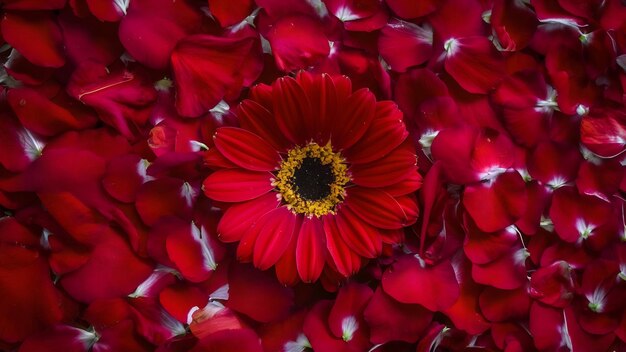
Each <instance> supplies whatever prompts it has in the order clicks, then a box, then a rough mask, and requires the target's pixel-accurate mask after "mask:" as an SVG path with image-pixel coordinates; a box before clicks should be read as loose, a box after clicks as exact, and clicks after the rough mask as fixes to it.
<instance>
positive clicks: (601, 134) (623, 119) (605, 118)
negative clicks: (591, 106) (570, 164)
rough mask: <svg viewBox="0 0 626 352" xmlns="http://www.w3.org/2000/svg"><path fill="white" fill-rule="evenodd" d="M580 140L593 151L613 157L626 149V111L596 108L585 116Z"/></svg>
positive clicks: (581, 125)
mask: <svg viewBox="0 0 626 352" xmlns="http://www.w3.org/2000/svg"><path fill="white" fill-rule="evenodd" d="M580 134H581V136H580V140H581V142H582V143H583V144H584V145H585V146H586V147H587V148H589V150H591V151H592V152H594V153H595V154H597V155H599V156H600V157H603V158H611V157H614V156H616V155H618V154H620V153H622V152H623V151H624V150H625V149H626V138H624V136H626V113H624V112H623V111H619V110H609V109H606V110H595V111H592V113H590V114H589V115H587V116H585V117H583V120H582V122H581V124H580Z"/></svg>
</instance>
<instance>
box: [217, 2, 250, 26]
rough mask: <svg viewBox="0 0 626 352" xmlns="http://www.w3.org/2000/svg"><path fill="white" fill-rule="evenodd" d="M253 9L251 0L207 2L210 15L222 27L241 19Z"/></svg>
mask: <svg viewBox="0 0 626 352" xmlns="http://www.w3.org/2000/svg"><path fill="white" fill-rule="evenodd" d="M253 9H254V1H252V0H237V1H232V0H213V1H210V2H209V11H211V15H213V17H215V19H216V20H217V21H218V22H219V23H220V25H221V26H222V27H230V26H232V25H235V24H237V23H239V22H241V21H243V20H244V19H245V18H246V17H248V15H250V14H251V13H252V10H253Z"/></svg>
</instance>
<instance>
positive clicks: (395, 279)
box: [382, 255, 459, 311]
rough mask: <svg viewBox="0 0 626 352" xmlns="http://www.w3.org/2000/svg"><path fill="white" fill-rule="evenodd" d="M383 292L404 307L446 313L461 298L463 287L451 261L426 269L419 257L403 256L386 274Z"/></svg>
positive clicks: (384, 275)
mask: <svg viewBox="0 0 626 352" xmlns="http://www.w3.org/2000/svg"><path fill="white" fill-rule="evenodd" d="M382 284H383V289H384V290H385V292H386V293H387V294H389V295H390V296H391V297H393V298H395V299H396V300H398V301H400V302H402V303H417V304H421V305H423V306H424V307H426V308H428V309H430V310H431V311H437V310H443V309H446V308H448V307H450V306H452V304H454V302H456V300H457V299H458V297H459V283H458V282H457V279H456V275H455V274H454V269H453V268H452V265H451V264H450V262H449V261H443V262H441V263H439V264H437V265H435V266H428V267H427V266H426V264H425V263H424V261H423V260H422V259H421V258H419V257H416V256H412V255H406V256H402V257H401V258H400V259H398V261H396V262H395V263H394V264H393V265H392V266H391V268H389V269H388V270H387V271H386V272H385V273H384V274H383V279H382Z"/></svg>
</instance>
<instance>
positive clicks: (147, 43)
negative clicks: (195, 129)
mask: <svg viewBox="0 0 626 352" xmlns="http://www.w3.org/2000/svg"><path fill="white" fill-rule="evenodd" d="M201 21H202V13H201V12H200V11H196V9H195V8H194V7H192V6H191V5H190V4H188V3H187V2H184V1H175V2H172V1H168V0H158V1H153V0H139V1H131V2H130V7H129V9H128V14H126V16H124V18H123V19H122V21H121V22H120V28H119V38H120V41H121V42H122V44H123V45H124V48H125V49H126V50H127V51H128V53H129V54H130V55H131V56H132V57H133V58H135V59H136V60H138V61H139V62H141V63H142V64H144V65H146V66H148V67H150V68H154V69H164V68H166V67H167V64H168V60H169V59H170V54H171V53H172V50H173V49H174V47H175V46H176V43H178V41H179V40H181V39H182V38H184V37H186V36H188V35H190V34H193V33H195V32H197V31H199V30H200V28H201ZM214 105H215V104H214ZM211 107H212V106H211Z"/></svg>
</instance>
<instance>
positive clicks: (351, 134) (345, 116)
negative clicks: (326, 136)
mask: <svg viewBox="0 0 626 352" xmlns="http://www.w3.org/2000/svg"><path fill="white" fill-rule="evenodd" d="M338 104H340V111H339V116H337V119H338V120H337V122H336V123H334V124H333V126H332V127H333V128H332V132H331V141H332V144H333V149H336V150H341V149H347V148H349V147H350V146H352V145H354V144H355V143H356V142H358V140H359V139H361V137H363V135H364V134H365V131H367V129H368V128H369V126H370V124H371V122H372V120H373V119H374V117H375V116H376V98H375V97H374V94H372V93H371V92H370V91H369V90H368V89H359V90H357V91H356V92H354V93H352V95H350V96H349V97H348V99H347V100H346V101H339V102H338Z"/></svg>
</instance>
